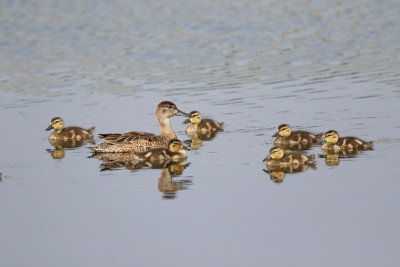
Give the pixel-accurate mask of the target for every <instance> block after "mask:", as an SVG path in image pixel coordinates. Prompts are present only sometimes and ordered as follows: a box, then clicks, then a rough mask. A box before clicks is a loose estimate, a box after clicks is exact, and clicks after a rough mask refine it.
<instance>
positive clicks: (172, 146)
mask: <svg viewBox="0 0 400 267" xmlns="http://www.w3.org/2000/svg"><path fill="white" fill-rule="evenodd" d="M168 150H169V151H171V152H174V153H176V152H179V151H182V150H190V149H189V148H187V147H185V146H184V145H183V143H182V142H181V141H179V140H178V139H172V140H171V141H169V143H168Z"/></svg>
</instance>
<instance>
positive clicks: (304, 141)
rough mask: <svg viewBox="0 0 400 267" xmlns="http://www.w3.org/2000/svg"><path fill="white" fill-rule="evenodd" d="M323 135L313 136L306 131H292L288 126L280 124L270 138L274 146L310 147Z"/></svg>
mask: <svg viewBox="0 0 400 267" xmlns="http://www.w3.org/2000/svg"><path fill="white" fill-rule="evenodd" d="M322 136H323V133H319V134H313V133H310V132H307V131H292V129H291V128H290V126H289V125H287V124H281V125H279V126H278V129H277V131H276V133H275V134H274V135H273V136H272V137H276V138H275V140H274V144H275V145H282V146H291V145H299V144H300V145H311V144H313V143H317V142H318V141H319V140H320V139H321V137H322Z"/></svg>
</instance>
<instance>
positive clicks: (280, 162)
mask: <svg viewBox="0 0 400 267" xmlns="http://www.w3.org/2000/svg"><path fill="white" fill-rule="evenodd" d="M315 156H316V155H315V154H312V155H311V156H306V155H303V154H297V153H296V154H295V153H289V154H285V153H284V152H283V150H282V149H281V148H279V147H273V148H271V149H270V150H269V153H268V156H267V157H266V158H265V159H264V160H263V161H266V162H267V167H268V169H270V168H285V167H286V168H295V169H297V168H299V167H302V166H307V165H308V164H311V163H313V162H314V160H315Z"/></svg>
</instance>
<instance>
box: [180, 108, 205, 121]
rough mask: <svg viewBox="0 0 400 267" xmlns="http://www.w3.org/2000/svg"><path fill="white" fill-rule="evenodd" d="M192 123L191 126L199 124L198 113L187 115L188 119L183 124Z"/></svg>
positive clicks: (193, 112) (199, 117) (199, 116)
mask: <svg viewBox="0 0 400 267" xmlns="http://www.w3.org/2000/svg"><path fill="white" fill-rule="evenodd" d="M189 122H191V123H193V124H199V123H200V122H201V114H200V112H198V111H196V110H193V111H192V112H190V113H189V118H187V119H186V120H185V121H184V122H183V123H189Z"/></svg>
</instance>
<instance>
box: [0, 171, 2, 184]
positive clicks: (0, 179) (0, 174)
mask: <svg viewBox="0 0 400 267" xmlns="http://www.w3.org/2000/svg"><path fill="white" fill-rule="evenodd" d="M1 181H3V174H2V173H1V172H0V182H1Z"/></svg>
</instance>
